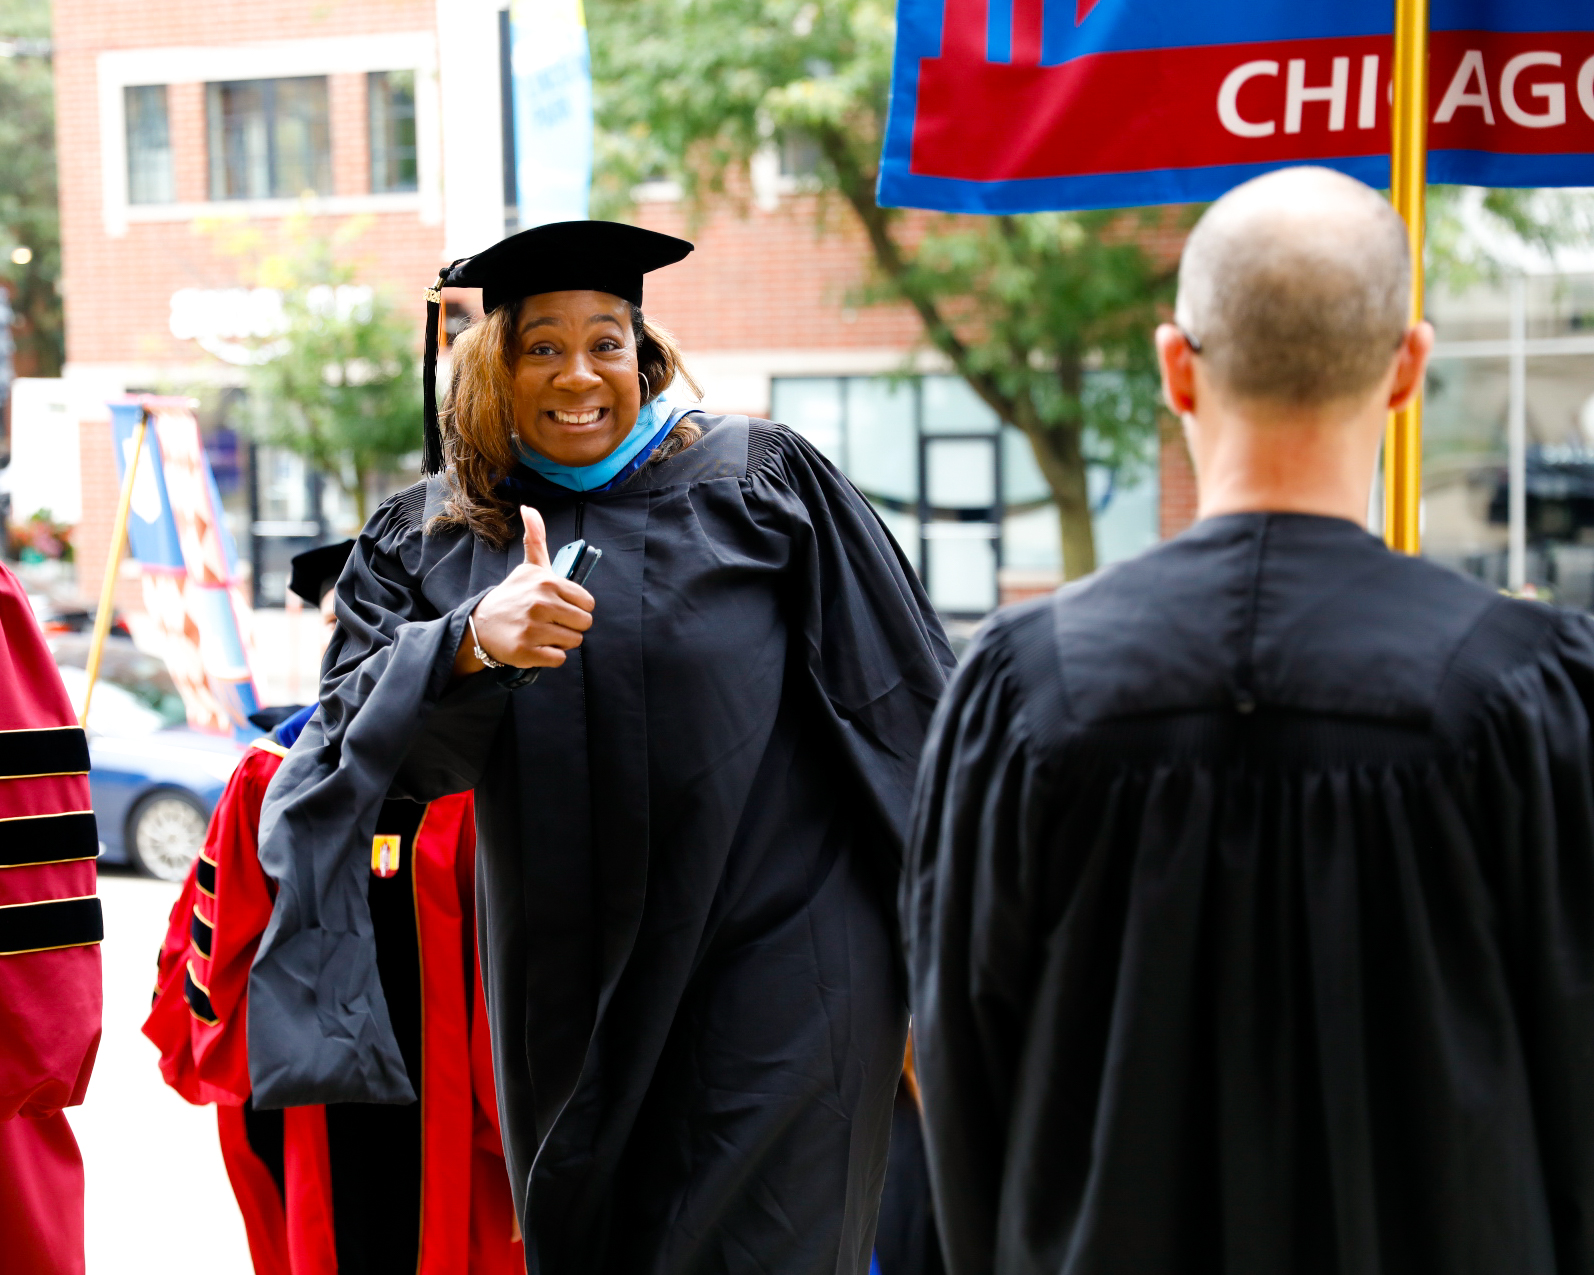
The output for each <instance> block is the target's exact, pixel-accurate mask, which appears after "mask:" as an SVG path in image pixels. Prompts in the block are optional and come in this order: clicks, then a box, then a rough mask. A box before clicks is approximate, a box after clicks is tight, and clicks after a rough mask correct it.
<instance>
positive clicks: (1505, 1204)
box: [903, 514, 1594, 1275]
mask: <svg viewBox="0 0 1594 1275" xmlns="http://www.w3.org/2000/svg"><path fill="white" fill-rule="evenodd" d="M1591 702H1594V622H1591V620H1590V618H1589V617H1588V616H1585V615H1580V614H1577V615H1574V614H1570V613H1566V612H1558V611H1555V610H1552V609H1551V608H1549V607H1546V606H1542V605H1538V604H1535V603H1529V602H1521V601H1516V600H1513V599H1510V598H1506V597H1502V596H1500V595H1498V594H1496V593H1494V592H1492V591H1491V590H1489V589H1486V588H1483V587H1482V586H1480V585H1478V584H1477V583H1475V582H1473V581H1470V580H1467V579H1464V578H1463V577H1461V576H1459V575H1456V574H1453V573H1451V572H1449V571H1446V570H1444V569H1442V568H1440V567H1437V566H1434V565H1433V564H1431V563H1426V562H1423V561H1420V560H1418V559H1414V558H1409V557H1405V556H1402V555H1399V554H1394V553H1391V552H1389V551H1388V550H1387V549H1385V547H1384V546H1383V544H1382V543H1381V542H1379V541H1378V540H1377V539H1375V538H1374V537H1372V536H1369V535H1368V534H1366V533H1365V532H1364V531H1362V530H1361V529H1360V528H1359V527H1356V526H1355V525H1353V524H1352V523H1349V522H1346V521H1342V520H1339V519H1335V518H1326V517H1313V516H1306V515H1290V514H1235V515H1230V516H1226V517H1218V518H1213V519H1210V520H1207V521H1204V522H1201V523H1198V524H1197V525H1196V526H1195V527H1194V528H1193V529H1192V530H1191V531H1189V532H1187V533H1186V534H1185V535H1183V536H1180V537H1179V538H1177V539H1175V540H1173V541H1171V542H1169V543H1167V544H1165V545H1162V546H1159V547H1158V548H1156V549H1154V550H1152V551H1150V552H1149V553H1147V554H1145V555H1143V556H1142V557H1140V558H1138V559H1135V560H1133V561H1130V562H1127V563H1124V564H1122V565H1119V566H1116V567H1113V568H1110V569H1108V570H1105V571H1102V572H1100V573H1099V574H1098V575H1096V576H1094V577H1092V578H1090V579H1088V580H1086V581H1084V582H1081V583H1079V584H1076V585H1072V586H1070V587H1068V588H1066V589H1063V590H1062V591H1060V592H1059V593H1058V594H1056V595H1055V596H1053V597H1050V598H1046V599H1044V600H1041V601H1037V602H1034V603H1030V604H1026V605H1024V606H1021V607H1017V608H1015V609H1013V610H1010V611H1007V612H1003V613H1001V614H999V615H998V616H997V617H996V619H995V620H994V621H993V622H992V623H991V624H990V625H989V626H988V628H987V629H986V631H985V632H984V634H983V636H982V637H981V638H980V639H979V640H978V641H977V643H976V645H975V647H974V648H973V650H972V651H971V653H970V655H969V657H968V659H967V661H966V663H965V665H964V667H963V668H962V669H961V670H960V672H959V674H958V676H957V679H956V681H955V682H954V685H953V687H952V689H951V690H950V691H949V693H948V695H947V699H946V702H945V704H944V705H943V707H942V709H941V711H940V715H939V716H938V718H937V725H936V727H935V729H934V731H933V732H932V741H931V743H930V744H929V745H928V746H927V749H926V758H925V771H924V776H923V781H922V785H921V789H920V796H919V801H918V805H917V809H916V816H915V833H914V836H913V838H912V841H911V844H910V852H909V860H908V865H907V871H906V875H905V880H904V908H903V924H904V929H905V937H906V940H907V943H908V948H909V953H910V956H909V965H910V972H911V989H912V1004H913V1008H914V1012H915V1026H914V1039H915V1057H916V1060H917V1063H918V1067H919V1079H920V1084H921V1088H922V1092H923V1096H924V1103H925V1118H926V1126H927V1141H928V1160H929V1165H930V1172H931V1179H932V1183H933V1186H934V1191H935V1197H936V1203H937V1207H938V1210H939V1215H940V1222H941V1229H942V1234H943V1236H944V1238H945V1242H946V1256H947V1259H948V1261H947V1266H948V1270H949V1271H950V1272H951V1275H984V1273H985V1272H1001V1273H1002V1275H1042V1273H1044V1275H1087V1273H1088V1275H1174V1273H1175V1272H1178V1273H1184V1272H1189V1273H1191V1275H1195V1273H1196V1272H1200V1273H1202V1275H1207V1273H1209V1272H1218V1273H1221V1275H1285V1273H1286V1272H1288V1273H1289V1275H1313V1273H1323V1275H1327V1273H1330V1272H1332V1273H1334V1275H1417V1273H1418V1272H1421V1273H1423V1275H1463V1273H1465V1275H1504V1273H1505V1272H1511V1273H1512V1275H1551V1273H1552V1272H1561V1273H1567V1272H1588V1271H1591V1270H1594V740H1591V736H1590V704H1591Z"/></svg>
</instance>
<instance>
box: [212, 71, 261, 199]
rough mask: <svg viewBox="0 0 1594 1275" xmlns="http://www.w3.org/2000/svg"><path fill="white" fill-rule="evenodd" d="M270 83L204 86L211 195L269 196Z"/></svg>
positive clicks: (257, 82)
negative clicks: (268, 106)
mask: <svg viewBox="0 0 1594 1275" xmlns="http://www.w3.org/2000/svg"><path fill="white" fill-rule="evenodd" d="M269 83H270V81H268V80H234V81H232V82H230V83H227V84H207V85H206V86H205V106H206V115H207V117H208V120H207V122H208V124H209V133H210V197H211V198H212V199H265V198H267V197H268V196H269V195H270V194H271V151H270V135H269V128H268V119H267V100H266V96H267V95H266V89H267V86H268V85H269Z"/></svg>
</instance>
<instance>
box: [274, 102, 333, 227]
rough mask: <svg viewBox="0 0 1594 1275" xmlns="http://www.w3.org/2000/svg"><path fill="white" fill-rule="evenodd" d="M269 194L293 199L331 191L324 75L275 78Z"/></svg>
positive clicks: (330, 155)
mask: <svg viewBox="0 0 1594 1275" xmlns="http://www.w3.org/2000/svg"><path fill="white" fill-rule="evenodd" d="M272 85H273V88H274V89H275V94H274V95H275V98H276V103H275V106H276V110H275V112H274V115H275V119H274V120H273V126H274V127H273V131H272V142H273V145H272V151H273V153H274V154H273V158H274V160H275V172H274V173H273V174H272V183H271V185H272V192H271V193H272V194H273V195H275V196H277V197H278V198H279V199H293V198H296V197H298V196H300V195H304V194H316V195H330V194H331V193H332V144H331V135H332V134H331V127H330V123H329V118H328V113H327V81H326V77H325V76H324V75H314V76H305V77H303V78H300V79H292V80H274V81H272Z"/></svg>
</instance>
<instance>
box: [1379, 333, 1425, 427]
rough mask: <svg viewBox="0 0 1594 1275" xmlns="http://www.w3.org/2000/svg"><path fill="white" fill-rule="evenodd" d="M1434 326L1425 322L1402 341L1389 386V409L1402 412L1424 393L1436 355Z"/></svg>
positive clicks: (1407, 334) (1401, 339)
mask: <svg viewBox="0 0 1594 1275" xmlns="http://www.w3.org/2000/svg"><path fill="white" fill-rule="evenodd" d="M1433 342H1434V335H1433V324H1431V323H1429V322H1428V320H1426V319H1424V320H1423V321H1422V322H1421V323H1419V324H1417V325H1416V326H1415V327H1413V328H1411V330H1410V331H1408V332H1407V333H1406V335H1405V336H1403V337H1401V338H1400V349H1399V350H1398V351H1397V352H1396V354H1395V379H1394V382H1393V383H1392V384H1391V385H1390V387H1389V410H1390V411H1392V412H1398V411H1400V410H1401V409H1402V408H1403V407H1405V406H1406V405H1407V404H1409V403H1410V402H1411V400H1412V399H1414V398H1416V397H1417V395H1418V394H1419V393H1420V392H1421V390H1422V386H1423V382H1424V381H1425V380H1426V379H1427V375H1428V356H1429V355H1431V354H1432V353H1433Z"/></svg>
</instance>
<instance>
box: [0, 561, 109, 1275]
mask: <svg viewBox="0 0 1594 1275" xmlns="http://www.w3.org/2000/svg"><path fill="white" fill-rule="evenodd" d="M98 850H99V838H98V835H97V832H96V830H95V827H94V815H93V813H92V810H91V807H90V803H89V781H88V745H87V741H86V740H85V738H84V735H83V731H82V730H81V729H80V728H79V726H78V724H77V718H76V716H75V715H74V714H73V712H72V705H71V702H70V701H69V700H68V699H67V694H66V688H65V687H64V686H62V684H61V676H60V674H59V673H57V672H56V668H55V662H54V660H52V659H51V658H50V652H49V650H48V648H47V647H46V646H45V644H44V637H43V635H42V634H41V633H40V632H39V627H38V624H37V622H36V621H35V620H34V617H33V609H32V607H31V606H29V604H28V599H27V595H26V594H25V593H24V592H23V589H22V585H21V584H20V582H19V581H18V580H17V578H16V577H15V576H14V575H12V574H11V572H10V571H9V570H7V569H6V568H5V566H3V565H0V1236H4V1247H5V1258H4V1263H3V1264H4V1267H5V1270H6V1271H7V1272H8V1275H46V1273H47V1275H80V1273H81V1272H82V1271H83V1161H82V1158H81V1157H80V1156H79V1154H78V1148H77V1142H76V1140H75V1139H74V1138H73V1137H72V1131H71V1129H70V1128H69V1127H68V1126H67V1123H66V1117H65V1115H64V1114H62V1108H64V1107H70V1106H75V1105H76V1104H78V1103H80V1102H82V1101H83V1094H84V1091H85V1090H86V1089H87V1087H88V1082H89V1073H90V1071H91V1070H92V1069H93V1067H94V1055H95V1051H96V1050H97V1049H98V1048H99V1043H100V949H99V946H98V944H99V941H100V939H101V937H102V936H103V932H104V931H103V924H102V921H101V917H100V905H99V899H98V898H97V897H96V886H95V866H94V860H95V857H96V855H97V854H98Z"/></svg>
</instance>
